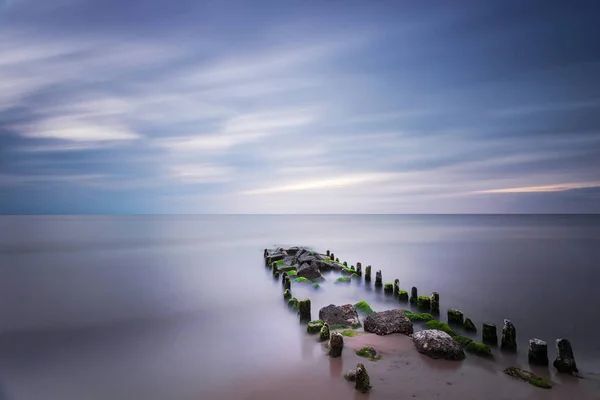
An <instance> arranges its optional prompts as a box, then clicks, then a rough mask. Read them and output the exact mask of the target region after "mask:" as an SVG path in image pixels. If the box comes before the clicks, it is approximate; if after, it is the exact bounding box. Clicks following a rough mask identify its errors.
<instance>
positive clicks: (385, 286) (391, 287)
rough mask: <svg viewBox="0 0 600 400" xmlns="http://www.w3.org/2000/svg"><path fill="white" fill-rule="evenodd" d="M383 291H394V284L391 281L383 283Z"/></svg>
mask: <svg viewBox="0 0 600 400" xmlns="http://www.w3.org/2000/svg"><path fill="white" fill-rule="evenodd" d="M383 291H384V292H385V293H394V284H393V283H392V282H386V283H384V284H383Z"/></svg>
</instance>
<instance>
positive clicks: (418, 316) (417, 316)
mask: <svg viewBox="0 0 600 400" xmlns="http://www.w3.org/2000/svg"><path fill="white" fill-rule="evenodd" d="M403 311H404V315H406V317H407V318H408V319H410V320H411V321H412V322H421V321H423V322H427V321H431V320H433V319H434V318H433V315H431V314H428V313H412V312H410V311H409V310H403Z"/></svg>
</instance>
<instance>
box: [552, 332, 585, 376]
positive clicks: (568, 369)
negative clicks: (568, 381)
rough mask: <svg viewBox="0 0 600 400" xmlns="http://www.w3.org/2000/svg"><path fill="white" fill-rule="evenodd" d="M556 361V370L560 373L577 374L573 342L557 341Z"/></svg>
mask: <svg viewBox="0 0 600 400" xmlns="http://www.w3.org/2000/svg"><path fill="white" fill-rule="evenodd" d="M556 353H557V356H556V360H554V363H553V365H554V368H556V370H557V371H558V372H560V373H564V374H572V373H577V372H579V370H578V369H577V364H576V363H575V356H574V355H573V348H572V347H571V342H569V341H568V340H567V339H556Z"/></svg>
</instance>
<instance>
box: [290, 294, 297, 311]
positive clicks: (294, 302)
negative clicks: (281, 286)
mask: <svg viewBox="0 0 600 400" xmlns="http://www.w3.org/2000/svg"><path fill="white" fill-rule="evenodd" d="M288 306H289V307H290V308H291V309H292V310H297V309H298V299H297V298H295V297H292V298H291V299H289V300H288Z"/></svg>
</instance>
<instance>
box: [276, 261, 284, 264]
mask: <svg viewBox="0 0 600 400" xmlns="http://www.w3.org/2000/svg"><path fill="white" fill-rule="evenodd" d="M275 264H277V265H281V264H284V262H283V260H277V261H275Z"/></svg>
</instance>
